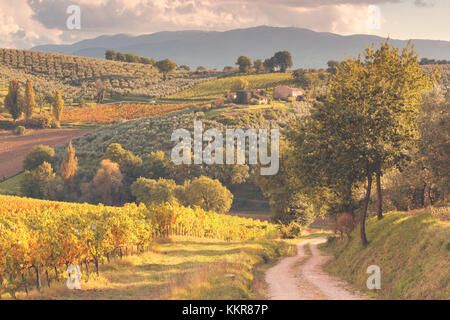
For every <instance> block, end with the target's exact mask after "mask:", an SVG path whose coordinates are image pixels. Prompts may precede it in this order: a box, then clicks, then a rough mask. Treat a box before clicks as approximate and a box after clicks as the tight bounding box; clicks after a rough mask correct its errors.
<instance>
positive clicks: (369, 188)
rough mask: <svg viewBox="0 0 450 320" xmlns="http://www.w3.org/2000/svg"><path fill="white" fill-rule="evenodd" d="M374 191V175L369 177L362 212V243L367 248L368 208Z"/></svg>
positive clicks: (370, 174)
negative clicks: (371, 192)
mask: <svg viewBox="0 0 450 320" xmlns="http://www.w3.org/2000/svg"><path fill="white" fill-rule="evenodd" d="M371 190H372V173H369V174H368V175H367V189H366V197H365V198H364V206H363V211H362V212H361V219H360V220H361V221H360V233H361V243H362V245H363V246H364V247H365V246H367V244H368V242H367V237H366V217H367V208H368V207H369V200H370V191H371Z"/></svg>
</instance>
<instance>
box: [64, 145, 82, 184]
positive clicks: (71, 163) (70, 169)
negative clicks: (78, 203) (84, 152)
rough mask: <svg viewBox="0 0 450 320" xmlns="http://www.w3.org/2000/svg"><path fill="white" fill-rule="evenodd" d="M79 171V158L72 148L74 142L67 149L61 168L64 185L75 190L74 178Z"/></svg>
mask: <svg viewBox="0 0 450 320" xmlns="http://www.w3.org/2000/svg"><path fill="white" fill-rule="evenodd" d="M77 170H78V158H77V157H75V149H74V148H73V146H72V141H70V143H69V145H68V146H67V149H66V154H65V155H64V159H63V161H62V163H61V166H60V171H61V177H62V178H63V180H64V184H65V185H67V186H69V187H70V188H72V189H73V187H74V177H75V174H76V173H77Z"/></svg>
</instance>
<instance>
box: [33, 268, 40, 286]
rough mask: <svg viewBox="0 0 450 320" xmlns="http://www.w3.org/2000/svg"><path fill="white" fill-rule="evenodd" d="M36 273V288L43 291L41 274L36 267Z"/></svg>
mask: <svg viewBox="0 0 450 320" xmlns="http://www.w3.org/2000/svg"><path fill="white" fill-rule="evenodd" d="M34 270H35V271H36V288H37V289H38V291H41V272H40V271H39V267H34Z"/></svg>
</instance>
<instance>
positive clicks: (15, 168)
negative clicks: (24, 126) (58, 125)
mask: <svg viewBox="0 0 450 320" xmlns="http://www.w3.org/2000/svg"><path fill="white" fill-rule="evenodd" d="M90 131H92V130H84V129H83V130H67V129H43V130H35V131H32V132H30V133H29V134H27V135H24V136H15V135H13V134H12V133H11V131H0V179H1V178H3V177H10V176H12V175H14V174H16V173H18V172H20V171H21V170H22V161H23V159H25V156H26V155H27V154H28V152H30V150H31V149H32V148H33V146H35V145H38V144H45V145H49V146H52V147H54V146H57V145H60V144H64V143H66V142H68V141H70V140H71V139H73V138H76V137H79V136H82V135H83V134H86V133H88V132H90Z"/></svg>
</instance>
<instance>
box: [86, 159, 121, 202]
mask: <svg viewBox="0 0 450 320" xmlns="http://www.w3.org/2000/svg"><path fill="white" fill-rule="evenodd" d="M100 166H101V167H100V169H98V171H97V175H96V176H95V178H94V180H93V181H92V186H93V190H92V191H93V193H94V194H95V196H96V197H97V198H96V199H98V200H100V202H102V203H103V204H115V203H120V201H121V192H120V189H121V187H122V179H123V176H122V173H121V172H120V169H119V165H118V164H117V163H115V162H112V161H111V160H109V159H105V160H102V162H101V163H100Z"/></svg>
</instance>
